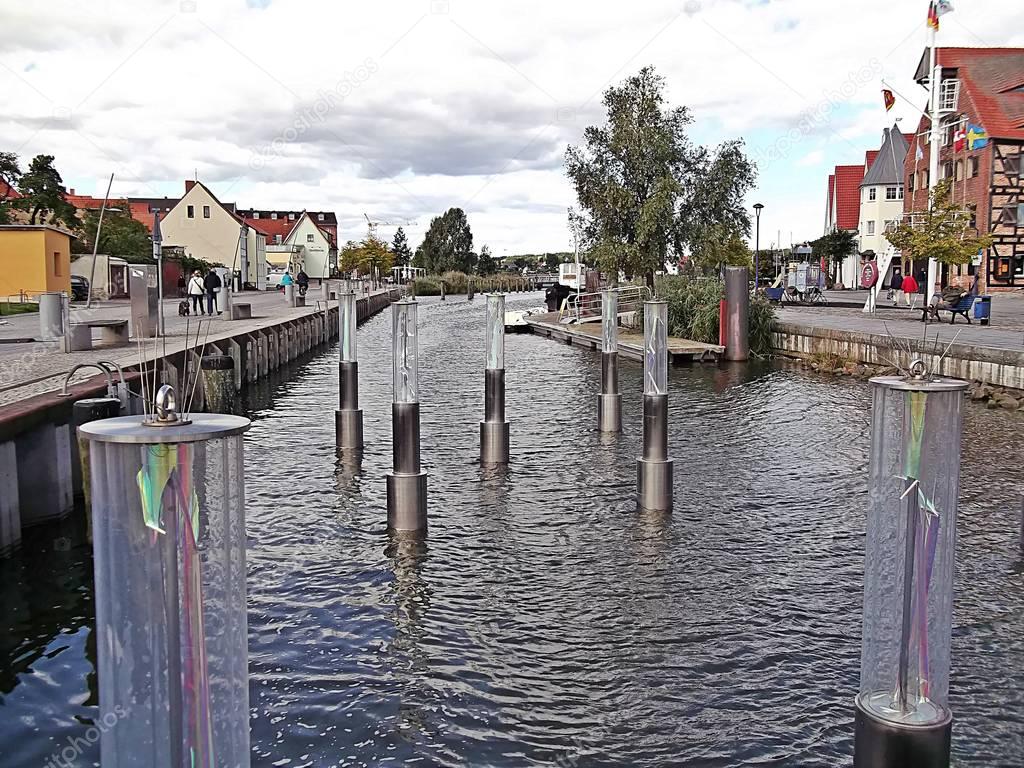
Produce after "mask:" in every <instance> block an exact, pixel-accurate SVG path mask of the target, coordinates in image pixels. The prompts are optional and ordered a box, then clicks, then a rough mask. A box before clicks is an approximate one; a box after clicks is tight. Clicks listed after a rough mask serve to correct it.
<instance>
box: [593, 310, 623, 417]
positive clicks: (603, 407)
mask: <svg viewBox="0 0 1024 768" xmlns="http://www.w3.org/2000/svg"><path fill="white" fill-rule="evenodd" d="M618 323H619V294H618V292H617V291H611V290H608V291H601V393H600V394H599V395H598V396H597V429H598V431H600V432H621V431H622V395H621V394H619V326H618Z"/></svg>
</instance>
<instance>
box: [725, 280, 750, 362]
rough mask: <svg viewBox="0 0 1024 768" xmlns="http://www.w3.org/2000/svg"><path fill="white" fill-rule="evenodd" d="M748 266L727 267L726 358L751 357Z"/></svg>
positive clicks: (739, 358) (740, 358)
mask: <svg viewBox="0 0 1024 768" xmlns="http://www.w3.org/2000/svg"><path fill="white" fill-rule="evenodd" d="M749 280H750V278H749V273H748V271H747V268H746V267H726V268H725V325H726V333H725V359H726V360H735V361H742V360H746V359H748V358H749V357H750V341H749V337H750V332H749V324H748V319H747V318H748V316H749V314H750V283H749Z"/></svg>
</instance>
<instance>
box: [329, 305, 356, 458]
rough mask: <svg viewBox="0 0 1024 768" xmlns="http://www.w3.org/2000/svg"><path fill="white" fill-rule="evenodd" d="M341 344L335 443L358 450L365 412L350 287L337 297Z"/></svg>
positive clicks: (339, 340) (354, 310) (340, 446)
mask: <svg viewBox="0 0 1024 768" xmlns="http://www.w3.org/2000/svg"><path fill="white" fill-rule="evenodd" d="M347 287H348V286H346V288H347ZM338 344H339V347H340V350H339V359H338V410H336V411H335V412H334V433H335V438H336V444H337V446H338V447H339V448H351V449H354V450H358V449H360V448H362V447H363V411H362V410H361V409H360V408H359V363H358V362H357V361H356V295H355V293H353V292H352V291H351V290H347V291H346V292H345V293H342V294H340V295H339V296H338Z"/></svg>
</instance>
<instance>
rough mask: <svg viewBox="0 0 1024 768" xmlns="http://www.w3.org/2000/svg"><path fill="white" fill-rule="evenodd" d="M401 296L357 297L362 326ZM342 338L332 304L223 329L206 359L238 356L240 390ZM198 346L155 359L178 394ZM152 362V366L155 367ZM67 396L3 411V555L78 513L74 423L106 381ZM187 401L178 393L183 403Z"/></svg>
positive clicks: (136, 384)
mask: <svg viewBox="0 0 1024 768" xmlns="http://www.w3.org/2000/svg"><path fill="white" fill-rule="evenodd" d="M400 297H401V291H400V290H397V289H396V290H391V291H387V292H382V293H377V294H373V295H371V296H367V297H363V298H360V299H358V301H357V305H356V306H357V318H358V322H359V323H362V322H363V321H364V320H366V319H368V318H370V317H372V316H373V315H375V314H377V313H379V312H380V311H382V310H383V309H384V308H385V307H387V306H388V305H390V304H391V303H392V302H394V301H397V300H398V299H399V298H400ZM236 327H237V329H238V330H235V328H236ZM337 335H338V308H337V306H332V307H330V308H328V309H327V310H313V311H310V312H308V313H306V314H303V315H299V316H292V317H288V318H281V319H279V320H277V321H276V322H275V321H270V322H268V323H266V324H259V323H256V324H254V323H251V322H242V321H235V322H233V323H230V324H228V325H227V327H226V330H225V331H224V332H220V333H218V334H217V335H216V337H213V336H211V337H210V339H209V340H208V341H207V343H206V350H205V354H206V355H207V356H208V355H216V354H223V355H228V356H230V357H231V358H232V360H233V376H234V386H235V390H236V391H240V390H241V389H242V388H243V387H245V385H246V384H248V383H250V382H255V381H257V380H259V379H262V378H264V377H266V376H267V375H268V374H270V373H271V372H272V371H275V370H277V369H278V368H280V367H282V366H285V365H287V364H288V363H289V362H290V361H292V360H294V359H295V358H297V357H299V356H300V355H303V354H305V353H307V352H311V351H312V350H314V349H315V348H316V347H319V346H321V345H323V344H327V343H329V342H330V341H331V340H332V339H334V338H336V337H337ZM175 341H180V340H179V339H177V338H175ZM198 346H200V345H192V346H190V347H189V348H188V349H179V350H177V351H175V352H173V353H171V352H169V353H168V354H167V355H166V356H162V355H161V356H159V357H158V358H157V359H156V365H157V367H158V370H160V371H162V372H163V375H164V377H165V378H166V380H167V383H169V384H172V385H174V386H175V389H177V390H178V391H179V393H180V390H181V386H180V385H181V384H182V383H183V379H184V373H185V369H186V365H185V363H186V356H187V357H188V360H189V371H190V373H189V378H190V379H191V378H192V373H191V371H194V370H195V366H197V364H198V361H199V349H198ZM153 363H154V361H153V360H150V361H149V362H148V364H149V365H150V366H152V365H153ZM139 370H140V366H139V365H133V366H131V367H128V368H125V370H124V377H125V382H126V384H127V386H128V389H129V390H130V391H131V392H132V393H133V394H132V395H131V396H130V397H129V401H130V402H131V404H132V407H131V408H130V412H132V413H141V412H142V410H141V405H140V399H139V397H138V395H139V394H140V392H141V374H140V373H139ZM204 373H205V372H204ZM203 390H204V386H203V383H202V382H200V384H199V386H197V387H196V402H197V404H198V405H199V406H200V407H198V408H195V409H196V410H201V404H202V403H201V399H202V392H203ZM68 393H69V395H68V396H67V397H63V396H61V395H60V394H59V393H57V392H47V393H44V394H41V395H35V396H33V397H29V398H25V399H24V400H20V401H18V402H15V403H12V404H10V405H7V406H4V407H3V408H0V556H2V555H3V553H5V552H6V551H8V550H9V549H10V548H11V547H13V546H16V545H17V544H18V543H19V542H20V541H21V531H22V529H23V528H25V527H28V526H31V525H36V524H39V523H45V522H47V521H50V520H54V519H59V518H61V517H64V516H66V515H67V514H69V513H70V512H71V511H72V510H73V509H74V508H75V498H76V497H77V496H81V494H82V485H81V472H78V471H76V467H77V465H78V461H79V458H78V440H77V437H76V435H75V425H74V424H73V423H72V420H73V410H74V403H75V402H76V401H78V400H81V399H83V398H89V397H104V396H106V393H107V380H106V377H105V376H103V375H97V376H94V377H93V378H90V379H88V380H86V381H84V382H81V383H80V384H75V385H72V386H70V387H68ZM182 399H183V396H182V395H181V394H179V402H181V401H182Z"/></svg>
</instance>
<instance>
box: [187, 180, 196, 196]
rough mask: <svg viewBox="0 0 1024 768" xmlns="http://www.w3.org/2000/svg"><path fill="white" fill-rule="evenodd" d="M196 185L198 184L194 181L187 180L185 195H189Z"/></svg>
mask: <svg viewBox="0 0 1024 768" xmlns="http://www.w3.org/2000/svg"><path fill="white" fill-rule="evenodd" d="M195 185H196V183H195V182H194V181H192V179H185V194H186V195H187V194H188V193H189V190H191V189H192V187H194V186H195Z"/></svg>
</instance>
